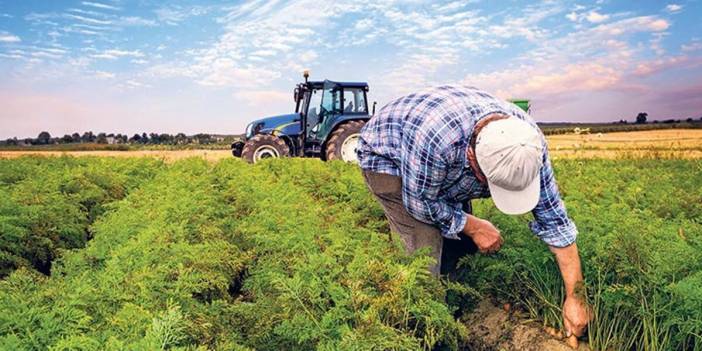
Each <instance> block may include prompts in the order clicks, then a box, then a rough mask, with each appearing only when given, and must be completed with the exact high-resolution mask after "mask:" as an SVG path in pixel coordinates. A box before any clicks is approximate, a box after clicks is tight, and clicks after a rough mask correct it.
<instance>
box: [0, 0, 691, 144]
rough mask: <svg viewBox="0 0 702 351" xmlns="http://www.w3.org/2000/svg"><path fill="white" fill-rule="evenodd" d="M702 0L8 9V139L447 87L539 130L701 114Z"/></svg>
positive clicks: (16, 1)
mask: <svg viewBox="0 0 702 351" xmlns="http://www.w3.org/2000/svg"><path fill="white" fill-rule="evenodd" d="M701 14H702V0H687V1H683V0H679V1H678V0H675V1H671V2H667V1H608V0H598V1H590V2H587V1H560V0H551V1H540V2H535V1H488V0H483V1H479V0H463V1H423V0H411V1H378V0H353V1H323V0H292V1H275V0H274V1H261V0H253V1H244V2H236V1H214V0H210V1H185V0H174V1H158V0H133V1H130V0H90V1H80V0H76V1H68V0H52V1H45V0H42V1H32V0H0V138H3V139H4V138H8V137H13V136H17V137H35V136H36V135H37V134H38V133H39V132H41V131H44V130H46V131H49V132H50V133H51V134H52V135H54V136H57V135H58V136H60V135H63V134H65V133H72V132H75V131H78V132H81V133H82V132H84V131H93V132H95V133H97V132H108V133H110V132H113V133H128V134H130V135H131V134H133V133H136V132H139V133H141V132H147V133H149V132H159V133H177V132H185V133H186V134H194V133H198V132H206V133H217V134H235V133H241V132H242V131H243V130H244V127H245V126H246V124H247V123H248V122H250V121H251V120H254V119H257V118H261V117H265V116H270V115H276V114H284V113H291V112H293V110H294V102H293V94H292V92H293V88H294V86H295V84H296V83H298V82H300V81H301V80H302V71H303V70H304V69H309V70H310V71H311V78H312V79H315V80H323V79H330V80H337V81H344V80H349V81H367V82H369V85H370V92H369V100H370V101H377V102H378V107H380V106H382V105H383V104H384V103H386V102H388V101H389V100H390V99H392V98H394V97H398V96H401V95H403V94H406V93H410V92H413V91H417V90H420V89H423V88H426V87H430V86H433V85H439V84H466V85H472V86H477V87H479V88H482V89H485V90H487V91H489V92H493V93H495V94H497V95H498V96H500V97H503V98H528V99H531V100H532V106H533V113H532V115H533V117H534V118H535V119H536V120H537V121H542V122H549V121H550V122H554V121H573V122H595V121H615V120H619V119H628V120H630V121H631V120H633V119H634V118H635V116H636V114H637V113H638V112H644V111H645V112H648V113H649V116H650V117H649V118H650V119H667V118H687V117H695V118H699V117H700V116H702V21H700V15H701Z"/></svg>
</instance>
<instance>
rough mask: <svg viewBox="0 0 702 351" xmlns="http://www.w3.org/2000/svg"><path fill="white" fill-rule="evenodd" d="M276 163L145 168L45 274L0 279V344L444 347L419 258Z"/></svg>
mask: <svg viewBox="0 0 702 351" xmlns="http://www.w3.org/2000/svg"><path fill="white" fill-rule="evenodd" d="M283 162H284V161H283ZM283 162H276V163H270V164H267V165H260V166H255V167H251V166H248V165H245V164H244V163H242V162H240V161H238V160H229V161H225V162H220V163H219V164H217V165H216V166H212V165H210V164H208V163H206V162H204V161H201V160H187V161H181V162H178V163H175V164H173V165H171V166H168V167H167V169H164V170H162V171H160V172H158V173H157V174H156V175H155V176H154V178H153V179H152V180H150V181H147V182H145V183H144V184H142V185H141V186H140V187H139V189H138V190H135V191H132V192H131V193H130V194H129V195H128V196H126V198H124V199H123V200H121V201H118V202H115V203H113V204H112V205H111V206H110V210H109V211H108V212H106V213H104V214H103V215H102V216H101V217H100V218H99V219H98V220H97V221H96V222H95V223H93V225H92V226H91V228H90V232H91V233H92V234H93V236H94V237H93V238H92V240H90V242H89V243H88V245H87V246H86V247H85V248H82V249H75V250H70V251H67V252H65V253H64V254H63V255H62V256H61V257H60V258H59V259H58V260H57V261H56V263H55V266H54V268H53V269H52V272H51V273H52V274H51V276H50V277H45V276H43V275H41V274H38V273H36V272H34V271H33V270H28V269H19V270H17V271H15V272H14V273H13V274H11V275H10V276H8V277H7V278H5V279H4V280H3V281H1V282H0V309H2V310H3V312H4V313H3V314H2V316H0V349H16V350H44V349H55V350H69V349H71V350H72V349H81V350H103V349H109V350H154V349H172V348H182V349H230V350H231V349H248V348H251V349H289V350H296V349H297V350H309V349H322V350H338V349H370V348H381V349H405V350H415V349H422V348H431V347H433V346H437V345H444V346H446V347H451V348H456V347H457V346H458V343H459V340H460V339H461V337H460V336H461V335H463V328H462V326H461V325H460V324H459V323H457V322H456V321H455V320H454V319H453V315H452V314H451V312H450V311H449V308H448V307H447V306H446V305H445V304H444V302H443V298H444V291H445V290H444V289H443V287H442V285H441V284H440V282H439V281H437V280H435V279H433V278H432V277H431V276H430V275H429V274H428V273H427V272H426V269H425V267H426V266H427V264H428V260H429V259H428V258H426V257H424V256H422V255H417V256H414V257H406V256H405V255H403V254H401V250H400V248H399V247H398V246H397V245H393V244H392V243H391V242H389V241H388V240H387V235H385V236H379V235H377V232H376V231H375V230H374V228H375V227H376V226H382V224H380V223H381V222H380V221H378V220H377V218H376V219H375V220H373V221H372V222H368V223H367V225H358V221H359V220H361V219H360V217H359V214H358V213H356V211H354V210H353V209H352V208H351V207H348V206H329V205H328V202H324V201H320V200H319V198H317V197H315V194H312V193H310V192H308V191H307V189H305V188H303V187H296V186H290V183H289V182H288V179H289V178H288V177H292V176H293V174H292V173H288V174H286V175H284V176H281V174H282V170H284V169H285V167H284V165H285V164H284V163H283ZM306 165H313V166H314V168H318V169H320V165H321V164H319V163H309V162H304V161H303V162H301V163H299V164H296V165H295V166H297V167H303V168H304V167H306ZM314 168H312V169H308V171H310V172H313V171H314ZM346 170H347V171H349V172H351V173H349V175H348V176H347V177H348V179H353V180H352V182H353V183H354V184H355V185H354V186H360V185H362V183H360V182H359V181H360V178H359V177H358V174H356V173H353V172H354V171H351V170H352V169H348V168H347V169H346ZM276 171H280V172H278V173H276ZM355 172H357V170H356V171H355ZM297 176H300V174H298V175H297ZM364 196H365V195H364ZM375 210H376V211H377V208H376V209H375Z"/></svg>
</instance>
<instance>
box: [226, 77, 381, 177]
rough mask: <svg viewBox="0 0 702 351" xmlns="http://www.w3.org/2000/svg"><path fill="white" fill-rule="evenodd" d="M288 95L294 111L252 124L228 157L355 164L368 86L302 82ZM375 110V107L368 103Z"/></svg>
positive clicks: (346, 83)
mask: <svg viewBox="0 0 702 351" xmlns="http://www.w3.org/2000/svg"><path fill="white" fill-rule="evenodd" d="M303 76H304V77H305V82H304V83H300V84H298V85H297V87H296V88H295V91H294V99H295V113H291V114H286V115H280V116H273V117H267V118H262V119H259V120H255V121H253V122H251V123H249V125H248V126H247V127H246V134H245V140H244V141H237V142H235V143H233V144H232V154H233V155H234V156H235V157H242V158H243V159H245V160H247V161H248V162H251V163H256V162H258V161H259V160H262V159H264V158H272V157H318V158H321V159H323V160H343V161H346V162H356V145H357V144H358V138H359V135H360V132H361V128H362V127H363V125H365V123H366V121H368V120H369V119H370V117H371V115H372V114H371V113H369V110H368V99H367V93H368V83H357V82H333V81H329V80H324V81H308V78H309V72H308V71H305V72H304V75H303ZM373 110H374V111H373V112H375V103H373Z"/></svg>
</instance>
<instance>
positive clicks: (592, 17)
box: [585, 11, 609, 23]
mask: <svg viewBox="0 0 702 351" xmlns="http://www.w3.org/2000/svg"><path fill="white" fill-rule="evenodd" d="M585 19H587V21H588V22H590V23H602V22H604V21H606V20H608V19H609V15H607V14H601V13H599V12H597V11H590V13H588V14H587V16H585Z"/></svg>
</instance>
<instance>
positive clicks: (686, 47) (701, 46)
mask: <svg viewBox="0 0 702 351" xmlns="http://www.w3.org/2000/svg"><path fill="white" fill-rule="evenodd" d="M680 50H682V51H684V52H693V51H699V50H702V41H699V40H692V41H691V42H689V43H688V44H683V45H681V46H680Z"/></svg>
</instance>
